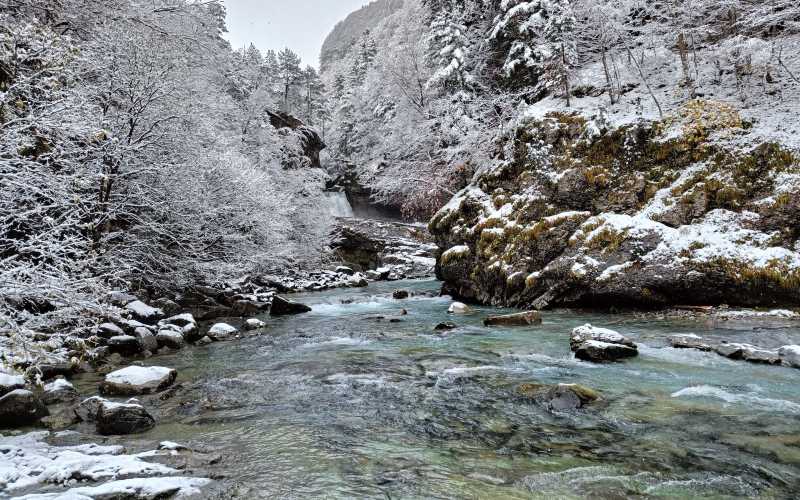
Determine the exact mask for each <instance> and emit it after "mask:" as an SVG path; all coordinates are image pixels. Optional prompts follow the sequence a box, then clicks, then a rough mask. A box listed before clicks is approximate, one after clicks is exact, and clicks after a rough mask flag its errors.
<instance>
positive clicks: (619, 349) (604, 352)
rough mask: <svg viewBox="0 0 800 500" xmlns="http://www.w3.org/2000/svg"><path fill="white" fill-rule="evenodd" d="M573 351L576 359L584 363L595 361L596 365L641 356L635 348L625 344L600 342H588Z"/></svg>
mask: <svg viewBox="0 0 800 500" xmlns="http://www.w3.org/2000/svg"><path fill="white" fill-rule="evenodd" d="M573 350H574V351H575V357H576V358H578V359H581V360H584V361H593V362H595V363H598V362H605V361H617V360H619V359H623V358H632V357H634V356H636V355H638V354H639V351H638V350H637V349H636V348H635V347H630V346H627V345H623V344H612V343H609V342H602V341H599V340H587V341H586V342H583V343H582V344H580V345H578V347H577V348H575V349H573Z"/></svg>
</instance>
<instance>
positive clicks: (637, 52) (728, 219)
mask: <svg viewBox="0 0 800 500" xmlns="http://www.w3.org/2000/svg"><path fill="white" fill-rule="evenodd" d="M358 28H359V29H360V28H361V26H358ZM799 30H800V8H798V7H797V6H796V5H795V4H794V3H792V2H787V1H783V0H765V1H750V0H728V1H724V2H716V1H715V2H705V1H664V2H644V1H638V0H575V1H568V0H531V1H524V0H502V1H484V0H448V1H434V0H408V1H406V2H405V3H404V6H403V8H402V9H400V10H399V11H397V12H395V13H393V14H391V15H389V16H387V17H386V18H385V19H383V20H381V21H380V22H377V23H376V24H375V26H373V27H372V28H371V29H370V30H369V31H366V30H365V31H363V32H362V34H361V37H360V38H359V39H357V40H356V41H355V42H354V43H353V44H352V47H351V50H350V53H349V56H348V58H345V59H342V60H339V61H331V62H329V66H330V69H328V70H327V72H326V73H325V74H324V75H323V77H324V79H325V80H326V81H327V82H331V93H332V94H331V95H332V97H331V101H332V102H333V103H334V107H333V113H334V116H335V119H334V123H335V128H334V129H333V130H332V132H331V134H330V141H329V142H330V144H331V147H332V152H331V154H333V155H335V156H337V157H339V158H344V159H346V160H347V161H349V162H350V163H351V164H352V165H353V166H354V167H353V168H354V170H355V172H356V175H357V176H358V178H359V180H360V182H361V183H362V184H363V185H365V186H367V187H369V188H370V189H371V192H372V195H373V197H374V199H375V200H376V201H377V202H379V203H385V204H388V205H391V206H396V207H399V208H402V210H403V211H404V212H405V213H406V214H407V216H410V217H420V218H423V219H425V218H427V217H428V216H430V215H431V214H433V213H435V212H436V211H437V210H439V209H440V208H441V207H442V206H443V205H445V203H447V206H446V207H445V208H444V209H443V210H442V211H441V212H439V213H438V214H437V215H436V216H435V217H434V219H433V221H432V223H431V229H432V231H433V232H434V235H435V236H436V237H437V239H438V242H439V245H440V247H441V248H442V250H443V251H445V254H444V256H443V258H442V259H441V260H440V277H441V278H443V279H444V280H445V282H446V287H447V289H448V291H449V292H451V293H453V294H455V295H457V296H461V297H464V298H468V299H473V300H479V301H481V302H492V303H497V304H515V305H531V304H535V305H537V306H539V307H544V306H547V305H555V304H559V303H560V304H565V303H567V304H568V303H591V304H610V303H611V304H613V303H622V304H628V303H637V304H651V305H652V304H665V303H674V302H675V301H678V300H680V301H686V302H699V303H720V302H726V301H730V302H733V303H743V304H774V303H786V302H791V303H795V302H797V300H798V299H797V297H798V286H800V285H798V283H800V282H799V281H798V272H800V271H798V270H800V254H798V250H800V247H799V246H798V245H800V243H798V237H799V236H800V226H798V223H797V221H798V220H800V217H798V215H800V205H798V200H800V164H799V163H798V146H800V143H798V141H797V121H796V117H795V114H796V109H798V106H799V105H800V93H798V89H800V80H798V74H800V58H798V56H797V54H798V47H799V46H800V34H799ZM467 185H469V187H468V189H466V190H464V191H462V192H460V193H459V194H458V195H457V196H455V197H453V195H454V194H455V193H456V192H457V191H459V190H461V189H462V188H464V187H465V186H467ZM451 198H452V199H451ZM448 200H449V203H448Z"/></svg>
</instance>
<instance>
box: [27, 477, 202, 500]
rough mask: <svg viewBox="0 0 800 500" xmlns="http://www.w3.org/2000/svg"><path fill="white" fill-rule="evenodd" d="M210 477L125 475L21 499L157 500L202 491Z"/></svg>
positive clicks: (180, 496) (184, 496)
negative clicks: (96, 484) (136, 476)
mask: <svg viewBox="0 0 800 500" xmlns="http://www.w3.org/2000/svg"><path fill="white" fill-rule="evenodd" d="M210 483H211V480H210V479H204V478H186V477H158V478H152V477H151V478H147V479H122V480H119V481H111V482H108V483H106V484H103V485H100V486H81V487H79V488H71V489H69V490H67V491H65V492H63V493H43V494H38V495H37V494H33V495H24V496H21V497H18V498H19V499H20V500H91V499H103V498H126V499H131V500H138V499H141V500H154V499H157V498H187V497H191V496H195V495H199V494H200V493H201V488H203V487H204V486H207V485H208V484H210Z"/></svg>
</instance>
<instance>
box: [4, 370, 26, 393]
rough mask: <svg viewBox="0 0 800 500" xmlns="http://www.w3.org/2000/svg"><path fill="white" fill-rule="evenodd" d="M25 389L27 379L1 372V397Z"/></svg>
mask: <svg viewBox="0 0 800 500" xmlns="http://www.w3.org/2000/svg"><path fill="white" fill-rule="evenodd" d="M24 388H25V377H23V376H22V375H11V374H8V373H2V372H0V396H4V395H6V394H8V393H9V392H11V391H13V390H16V389H24Z"/></svg>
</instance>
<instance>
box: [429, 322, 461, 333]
mask: <svg viewBox="0 0 800 500" xmlns="http://www.w3.org/2000/svg"><path fill="white" fill-rule="evenodd" d="M456 328H458V325H456V324H455V323H453V322H452V321H445V322H444V323H439V324H438V325H436V327H435V328H434V330H436V331H443V330H454V329H456Z"/></svg>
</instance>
